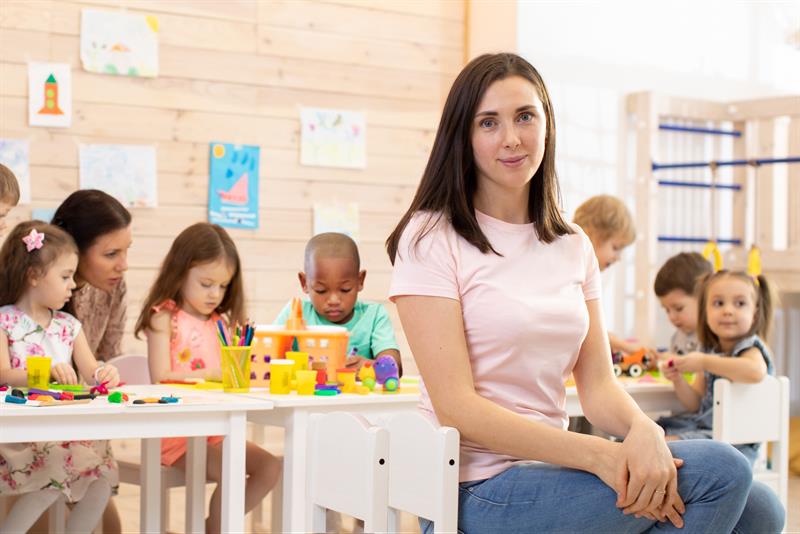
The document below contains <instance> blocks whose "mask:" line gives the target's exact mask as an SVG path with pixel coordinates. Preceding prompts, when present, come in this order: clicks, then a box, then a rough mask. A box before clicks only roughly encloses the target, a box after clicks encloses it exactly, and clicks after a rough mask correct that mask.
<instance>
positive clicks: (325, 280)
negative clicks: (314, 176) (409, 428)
mask: <svg viewBox="0 0 800 534" xmlns="http://www.w3.org/2000/svg"><path fill="white" fill-rule="evenodd" d="M303 269H304V270H303V271H301V272H299V273H297V278H298V279H299V280H300V287H301V288H302V290H303V292H305V293H306V294H307V295H308V296H309V300H306V301H303V319H305V322H306V324H307V325H335V326H344V327H345V328H347V330H348V331H349V332H350V338H349V341H348V345H347V354H348V355H349V356H348V358H347V366H348V367H360V366H361V364H362V363H363V362H364V361H366V360H365V358H366V359H368V360H376V359H378V358H380V357H381V356H391V357H392V358H394V360H395V362H396V363H397V368H398V369H399V370H400V374H401V375H402V373H403V365H402V361H401V359H400V350H399V349H398V346H397V341H396V340H395V337H394V328H393V327H392V322H391V320H390V319H389V314H388V313H387V312H386V308H384V307H383V305H382V304H380V303H378V302H364V301H359V300H358V293H359V292H360V291H361V290H362V289H364V280H365V278H366V276H367V271H366V270H362V269H361V260H360V257H359V254H358V246H357V245H356V243H355V241H353V240H352V239H351V238H350V237H349V236H347V235H345V234H338V233H333V232H329V233H323V234H318V235H316V236H314V237H312V238H311V239H310V240H309V242H308V243H307V244H306V249H305V257H304V261H303ZM290 311H291V301H290V302H289V303H287V304H286V306H284V308H283V310H281V312H280V314H278V317H277V318H276V319H275V321H274V323H275V324H284V323H286V319H287V317H288V316H289V312H290ZM356 355H357V356H356ZM359 356H360V357H359Z"/></svg>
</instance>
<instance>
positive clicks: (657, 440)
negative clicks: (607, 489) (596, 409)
mask: <svg viewBox="0 0 800 534" xmlns="http://www.w3.org/2000/svg"><path fill="white" fill-rule="evenodd" d="M618 451H619V452H618V462H617V467H616V469H617V471H616V475H615V483H614V484H613V485H611V487H612V488H614V489H616V490H617V493H618V499H617V507H619V508H622V509H623V512H624V513H625V514H635V515H636V516H637V517H639V516H646V517H649V518H651V519H657V520H659V521H663V520H665V519H668V520H669V521H670V522H671V523H672V524H673V525H675V526H676V527H678V528H681V527H682V526H683V519H682V518H681V514H683V513H684V512H685V511H686V507H685V506H684V504H683V500H681V497H680V495H678V472H677V467H680V466H681V465H683V461H682V460H680V459H676V458H673V457H672V452H671V451H670V450H669V448H668V447H667V444H666V441H665V440H664V431H663V430H662V429H661V428H660V427H659V426H658V425H656V424H655V423H654V422H653V421H651V420H650V419H647V418H645V417H642V418H638V419H636V420H635V421H634V423H633V424H632V425H631V429H630V431H629V432H628V435H627V436H626V437H625V440H624V441H623V442H622V445H620V447H619V449H618ZM620 488H621V491H620Z"/></svg>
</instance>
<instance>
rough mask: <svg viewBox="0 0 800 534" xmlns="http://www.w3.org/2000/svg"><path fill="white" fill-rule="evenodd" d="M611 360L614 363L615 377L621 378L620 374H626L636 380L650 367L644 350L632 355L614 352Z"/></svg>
mask: <svg viewBox="0 0 800 534" xmlns="http://www.w3.org/2000/svg"><path fill="white" fill-rule="evenodd" d="M611 358H612V360H613V362H614V375H615V376H622V373H627V374H628V375H629V376H631V377H633V378H638V377H640V376H642V374H644V371H645V369H647V368H648V367H649V366H650V357H649V356H647V351H646V350H645V349H639V350H637V351H636V352H634V353H632V354H623V353H621V352H615V353H614V354H613V355H612V356H611Z"/></svg>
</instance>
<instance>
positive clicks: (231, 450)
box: [221, 412, 247, 532]
mask: <svg viewBox="0 0 800 534" xmlns="http://www.w3.org/2000/svg"><path fill="white" fill-rule="evenodd" d="M229 429H230V430H229V434H228V435H227V436H225V439H224V441H223V442H222V525H221V527H222V532H244V485H245V458H244V455H245V441H246V440H245V434H246V431H247V414H246V413H245V412H231V413H230V414H229Z"/></svg>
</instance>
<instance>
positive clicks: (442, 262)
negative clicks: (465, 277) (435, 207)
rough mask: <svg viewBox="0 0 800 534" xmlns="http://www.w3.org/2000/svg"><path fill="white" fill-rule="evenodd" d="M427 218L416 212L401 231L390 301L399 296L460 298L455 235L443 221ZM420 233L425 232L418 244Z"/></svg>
mask: <svg viewBox="0 0 800 534" xmlns="http://www.w3.org/2000/svg"><path fill="white" fill-rule="evenodd" d="M428 219H429V218H428V214H427V213H417V214H416V215H414V217H412V219H411V221H409V223H408V225H407V226H406V228H405V230H403V234H402V236H401V237H400V243H399V245H398V247H397V255H396V257H395V260H394V270H393V271H392V283H391V285H390V287H389V299H390V300H392V302H394V299H395V298H396V297H398V296H401V295H421V296H429V297H447V298H451V299H456V300H459V299H460V296H459V290H458V279H457V269H456V259H455V255H454V252H455V251H454V247H455V233H454V232H452V230H451V229H450V225H449V223H447V222H446V221H445V220H444V219H441V220H439V221H438V222H436V220H435V219H436V217H435V216H434V219H433V220H431V221H430V222H428ZM423 229H424V230H423ZM420 230H423V232H427V233H425V235H424V236H423V237H422V238H421V239H419V241H417V237H418V235H419V232H420Z"/></svg>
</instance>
